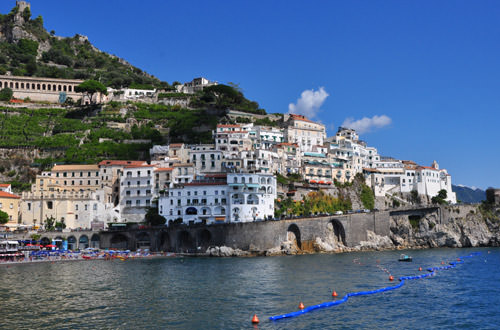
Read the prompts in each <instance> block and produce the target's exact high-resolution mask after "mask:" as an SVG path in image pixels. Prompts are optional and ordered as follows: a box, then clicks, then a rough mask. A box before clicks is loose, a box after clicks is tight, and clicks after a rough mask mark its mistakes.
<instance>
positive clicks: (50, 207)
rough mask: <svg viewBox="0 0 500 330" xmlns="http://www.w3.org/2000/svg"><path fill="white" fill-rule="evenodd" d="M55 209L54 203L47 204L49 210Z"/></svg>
mask: <svg viewBox="0 0 500 330" xmlns="http://www.w3.org/2000/svg"><path fill="white" fill-rule="evenodd" d="M53 207H54V204H53V203H52V202H47V208H48V209H49V210H52V208H53Z"/></svg>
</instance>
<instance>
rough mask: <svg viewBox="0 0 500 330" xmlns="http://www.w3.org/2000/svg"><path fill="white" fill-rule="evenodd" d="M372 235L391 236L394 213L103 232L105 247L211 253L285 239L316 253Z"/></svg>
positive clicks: (250, 248)
mask: <svg viewBox="0 0 500 330" xmlns="http://www.w3.org/2000/svg"><path fill="white" fill-rule="evenodd" d="M367 231H372V232H374V233H376V234H378V235H381V236H388V235H389V213H388V212H374V213H361V214H349V215H340V216H321V217H312V218H297V219H286V220H279V221H261V222H250V223H229V224H214V225H201V224H200V225H192V226H184V225H181V226H173V227H161V228H147V229H133V230H115V231H107V232H101V248H116V249H130V250H136V249H138V248H149V249H151V250H152V251H172V252H205V251H206V249H207V248H208V247H210V246H228V247H232V248H239V249H242V250H247V251H264V250H269V249H271V248H273V247H276V246H280V245H281V243H282V242H284V241H295V242H296V244H297V246H298V248H299V249H304V250H310V249H311V248H312V246H313V243H314V242H315V241H316V239H317V238H320V239H321V240H322V241H324V242H327V243H329V244H333V245H343V246H348V247H352V246H355V245H358V244H359V243H360V242H361V241H364V240H367Z"/></svg>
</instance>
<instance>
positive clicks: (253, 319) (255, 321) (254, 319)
mask: <svg viewBox="0 0 500 330" xmlns="http://www.w3.org/2000/svg"><path fill="white" fill-rule="evenodd" d="M252 323H254V324H257V323H259V318H258V317H257V314H254V315H253V317H252Z"/></svg>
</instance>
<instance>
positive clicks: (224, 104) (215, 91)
mask: <svg viewBox="0 0 500 330" xmlns="http://www.w3.org/2000/svg"><path fill="white" fill-rule="evenodd" d="M191 104H192V106H194V107H199V108H213V109H217V110H238V111H242V112H248V113H255V114H260V115H265V114H266V111H265V110H264V109H260V108H259V104H258V103H257V102H254V101H250V100H248V99H246V98H245V96H244V95H243V93H242V92H241V91H239V90H237V89H236V88H234V87H232V86H227V85H223V84H220V85H214V86H209V87H206V88H204V89H203V91H201V92H199V93H198V94H196V98H194V99H193V100H192V101H191Z"/></svg>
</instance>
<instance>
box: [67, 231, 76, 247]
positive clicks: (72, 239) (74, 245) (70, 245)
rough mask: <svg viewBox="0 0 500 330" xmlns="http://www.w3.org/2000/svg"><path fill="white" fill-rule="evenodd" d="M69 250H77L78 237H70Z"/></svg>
mask: <svg viewBox="0 0 500 330" xmlns="http://www.w3.org/2000/svg"><path fill="white" fill-rule="evenodd" d="M68 250H76V237H75V236H73V235H71V236H70V237H68Z"/></svg>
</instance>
